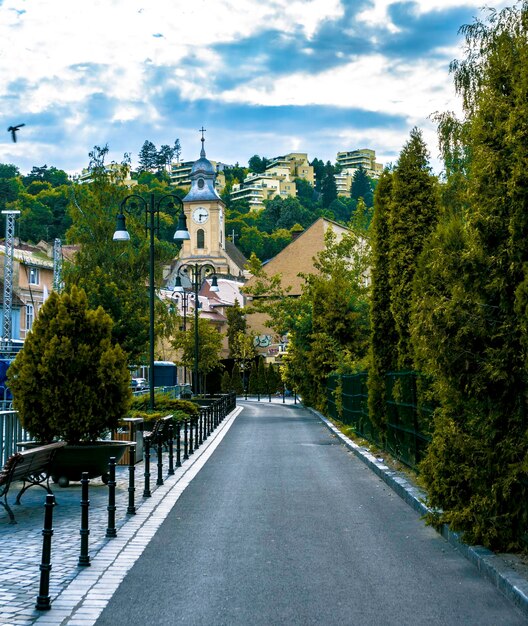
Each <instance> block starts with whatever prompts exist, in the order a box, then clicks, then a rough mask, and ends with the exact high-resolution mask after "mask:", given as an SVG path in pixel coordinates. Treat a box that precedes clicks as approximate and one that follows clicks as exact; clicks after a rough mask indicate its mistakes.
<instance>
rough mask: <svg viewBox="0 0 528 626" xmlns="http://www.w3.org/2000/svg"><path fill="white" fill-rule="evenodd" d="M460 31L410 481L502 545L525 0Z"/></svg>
mask: <svg viewBox="0 0 528 626" xmlns="http://www.w3.org/2000/svg"><path fill="white" fill-rule="evenodd" d="M462 32H463V33H464V35H465V38H466V55H465V59H464V60H462V61H461V62H455V63H453V64H452V68H453V70H454V78H455V85H456V87H457V91H458V93H459V94H460V95H461V96H462V99H463V106H464V113H465V119H464V121H463V128H464V132H463V139H464V141H465V142H466V153H467V154H469V155H470V159H469V164H468V168H467V177H468V195H467V204H468V206H467V207H465V208H464V211H463V212H462V214H461V215H459V216H456V217H453V216H449V219H448V220H446V221H445V222H443V223H442V224H441V225H440V228H439V230H438V232H437V233H436V235H435V237H434V238H433V241H432V245H431V249H430V250H429V251H428V252H427V254H425V255H424V257H423V258H422V260H421V266H420V271H419V274H417V277H418V276H419V277H420V280H419V281H417V284H416V285H415V293H421V294H422V295H421V298H420V299H417V301H416V305H417V310H416V314H415V325H414V333H413V335H414V336H413V343H414V345H415V346H416V353H417V355H418V356H419V358H420V363H421V366H422V368H423V369H424V370H425V371H426V372H427V373H429V374H431V375H432V376H433V377H434V381H435V382H434V389H435V392H436V394H437V397H438V400H439V402H440V408H439V409H438V410H437V413H436V420H435V431H434V436H433V441H432V443H431V445H430V446H429V449H428V455H427V458H426V460H425V462H424V463H423V466H422V476H423V478H424V482H425V484H426V486H427V489H428V492H429V499H430V504H431V505H432V506H433V507H438V508H441V509H442V510H443V512H442V514H441V515H440V516H439V521H443V522H448V523H450V524H451V526H452V527H453V528H454V529H455V530H462V531H464V536H465V538H466V540H468V541H470V542H479V543H484V544H485V545H487V546H488V547H492V548H496V549H511V548H519V547H521V546H522V545H523V535H524V533H525V532H526V528H527V526H528V486H527V484H526V480H525V476H526V470H527V468H528V454H527V451H526V450H527V446H526V414H527V407H526V389H527V373H526V372H527V367H526V366H527V365H528V359H527V356H528V341H527V339H528V333H527V330H528V328H527V323H526V320H527V319H528V316H527V314H528V288H527V286H528V279H527V273H526V272H527V269H526V268H527V267H528V240H527V237H526V234H527V232H528V168H527V167H526V163H527V161H528V131H527V126H526V120H527V119H528V3H527V2H526V1H525V2H523V3H522V4H521V5H519V6H518V7H515V8H508V9H505V10H503V11H501V12H500V13H495V12H491V13H489V19H487V20H485V21H480V20H477V21H475V23H473V24H471V25H467V26H464V27H463V29H462Z"/></svg>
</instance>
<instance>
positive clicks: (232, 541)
mask: <svg viewBox="0 0 528 626" xmlns="http://www.w3.org/2000/svg"><path fill="white" fill-rule="evenodd" d="M242 405H243V406H244V410H243V411H242V413H241V414H240V415H239V417H238V418H237V420H236V421H235V423H234V424H233V426H232V427H231V429H230V431H229V432H228V433H227V435H226V437H225V438H224V440H223V441H222V442H221V444H220V446H219V447H218V449H217V450H216V451H215V453H214V454H213V456H212V457H211V458H210V459H209V461H208V462H207V463H206V465H205V466H204V468H203V469H202V470H201V472H200V473H199V474H198V475H197V477H196V478H195V479H194V480H193V481H192V483H191V484H190V485H189V487H188V488H187V490H186V491H185V492H184V493H183V494H182V496H181V497H180V499H179V500H178V501H177V503H176V505H175V506H174V508H173V509H172V511H171V512H170V513H169V515H168V517H167V518H166V520H165V522H164V523H163V524H162V526H161V527H160V529H159V530H158V532H157V533H156V535H155V536H154V538H153V540H152V541H151V542H150V544H149V545H148V547H147V548H146V550H145V551H144V552H143V554H142V556H141V557H140V558H139V560H138V561H137V562H136V563H135V565H134V566H133V567H132V569H131V570H130V571H129V573H128V575H127V576H126V578H125V579H124V581H123V583H122V584H121V586H120V587H119V589H118V591H117V592H116V594H115V595H114V596H113V598H112V600H111V601H110V603H109V604H108V606H107V607H106V608H105V610H104V611H103V613H102V614H101V616H100V618H99V620H98V621H97V624H98V625H99V626H104V625H112V626H114V625H115V624H127V625H129V626H133V625H135V624H156V625H164V624H178V623H181V624H186V625H194V624H200V625H206V626H212V625H214V626H216V625H229V626H234V625H239V624H240V625H242V624H243V625H250V624H251V625H252V624H266V625H270V624H288V625H289V624H302V625H309V624H324V625H334V624H345V625H348V624H361V625H362V626H368V625H371V624H372V625H374V624H375V625H376V626H383V625H385V624H387V625H389V624H390V625H392V624H398V625H400V624H401V625H405V626H412V625H414V624H420V625H422V624H428V625H437V624H438V625H440V624H442V625H451V624H453V625H454V624H457V625H458V624H463V625H464V626H466V625H473V624H475V625H476V624H479V625H485V624H489V625H493V626H497V625H502V624H507V625H513V624H526V619H525V618H524V617H523V616H522V615H521V613H520V612H518V611H517V609H516V608H514V607H513V606H512V605H511V604H510V603H509V602H508V601H507V600H506V599H504V598H503V597H502V596H501V595H500V593H499V592H498V591H497V590H496V589H495V588H494V587H493V586H492V585H491V584H490V583H488V582H487V581H486V580H484V579H482V578H481V577H480V575H479V574H478V572H477V571H476V569H475V568H474V566H472V565H471V564H470V563H469V562H468V561H466V560H465V559H464V558H463V557H462V556H461V555H460V554H458V553H457V552H456V550H454V549H453V548H451V547H450V546H449V545H448V544H447V543H446V542H445V541H444V540H443V539H442V538H441V537H439V536H438V535H437V534H436V533H435V532H434V531H433V530H432V529H430V528H427V527H425V526H424V524H423V522H422V521H421V520H420V519H419V518H418V516H417V515H416V514H415V513H414V512H413V511H412V510H411V509H410V508H409V507H408V506H407V505H406V504H404V503H403V502H402V501H401V500H400V499H399V498H398V496H396V495H394V494H393V493H392V491H391V490H390V489H389V488H388V487H386V486H385V484H384V483H383V482H382V481H381V480H380V479H378V478H377V477H376V476H375V475H374V474H373V473H372V472H371V471H370V470H368V469H367V468H366V467H365V466H364V465H363V464H362V463H361V462H360V461H359V460H357V459H356V458H355V457H354V456H353V455H352V454H351V453H350V452H348V451H347V450H346V448H345V447H344V446H342V445H341V444H339V443H337V441H336V439H335V438H334V437H333V436H332V435H331V433H329V431H328V430H327V429H326V428H325V427H324V426H323V425H321V423H320V422H319V421H318V420H317V419H316V418H315V417H313V416H312V415H311V414H310V413H309V412H307V411H306V410H304V409H303V408H301V407H294V406H281V405H277V404H271V405H269V404H266V403H262V404H257V403H243V402H242Z"/></svg>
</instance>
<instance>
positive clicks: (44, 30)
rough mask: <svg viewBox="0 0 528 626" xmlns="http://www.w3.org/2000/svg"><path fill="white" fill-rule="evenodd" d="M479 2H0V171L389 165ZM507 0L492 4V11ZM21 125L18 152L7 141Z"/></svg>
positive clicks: (429, 108) (421, 116)
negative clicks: (157, 161)
mask: <svg viewBox="0 0 528 626" xmlns="http://www.w3.org/2000/svg"><path fill="white" fill-rule="evenodd" d="M483 3H484V2H483V0H415V1H394V0H266V1H262V0H223V1H222V2H215V1H214V0H149V1H148V2H147V1H146V0H89V1H86V0H83V1H82V2H80V1H79V0H0V77H1V80H0V163H14V164H16V165H18V166H19V167H20V169H21V170H22V172H26V171H29V170H30V169H31V167H32V166H33V165H43V164H47V165H50V166H51V165H54V166H56V167H59V168H62V169H65V170H66V171H68V172H70V173H74V172H76V171H80V170H81V169H82V167H85V166H86V164H87V160H88V157H87V155H88V152H89V151H90V150H91V148H92V147H93V146H94V145H100V146H102V145H104V144H108V146H109V148H110V158H111V159H115V160H121V157H122V155H123V153H124V152H128V153H131V156H132V162H133V163H135V162H136V161H137V153H138V151H139V150H140V148H141V146H142V145H143V142H144V141H145V140H146V139H148V140H150V141H152V142H154V143H155V144H156V146H158V147H159V146H160V145H161V144H170V145H172V144H173V143H174V140H175V139H176V138H179V139H180V143H181V146H182V155H181V156H182V159H184V160H193V159H196V158H198V153H199V149H200V141H199V139H200V134H199V132H198V129H199V128H201V127H202V125H203V126H204V127H205V128H206V129H207V132H206V135H205V136H206V150H207V155H208V157H209V158H210V159H214V160H217V161H222V162H224V163H235V162H237V161H238V162H240V163H241V164H244V165H245V164H247V161H248V159H249V158H250V157H251V156H252V155H253V154H259V155H261V156H267V157H273V156H277V155H280V154H285V153H287V152H291V151H302V152H307V153H308V157H309V159H310V160H311V159H313V158H314V157H318V158H321V159H323V160H325V161H326V160H331V161H332V162H333V161H335V157H336V153H337V151H340V150H353V149H356V148H361V147H369V148H373V149H374V150H376V154H377V157H378V161H381V162H382V163H384V164H386V163H389V162H395V161H396V159H397V156H398V154H399V152H400V150H401V148H402V146H403V144H404V143H405V141H406V140H407V138H408V136H409V131H410V130H411V128H412V127H413V126H418V127H420V128H422V129H423V131H424V136H425V138H426V140H427V143H428V146H429V150H430V153H431V157H432V163H433V166H434V167H435V169H437V170H438V168H439V164H438V161H437V156H438V147H437V143H436V134H435V129H434V126H433V124H432V122H431V121H430V119H429V116H430V114H431V113H434V112H435V111H445V110H455V111H458V110H459V108H460V105H459V101H458V99H457V98H456V97H455V94H454V90H453V86H452V77H451V76H450V75H449V71H448V67H449V63H450V61H451V60H453V59H454V58H461V56H462V52H461V45H462V39H461V37H460V36H459V35H458V34H457V32H458V29H459V27H460V26H461V25H462V24H465V23H470V22H472V21H473V18H474V17H475V16H482V13H481V10H480V7H481V5H482V4H483ZM511 4H513V0H510V1H509V2H508V1H505V2H500V1H499V0H491V2H489V3H488V6H491V7H494V8H502V7H504V6H506V5H511ZM18 123H25V124H26V126H25V127H24V128H23V129H21V131H20V133H19V141H18V142H17V143H16V144H15V143H13V142H12V141H11V138H10V135H9V133H7V130H6V129H7V127H8V126H10V125H12V124H18Z"/></svg>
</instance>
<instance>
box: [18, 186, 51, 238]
mask: <svg viewBox="0 0 528 626" xmlns="http://www.w3.org/2000/svg"><path fill="white" fill-rule="evenodd" d="M15 204H16V207H17V208H18V210H19V211H20V212H21V213H20V217H19V218H18V228H19V233H20V237H21V238H22V239H24V240H25V241H29V242H32V243H38V242H39V241H40V240H42V239H44V240H49V224H50V223H51V221H52V219H53V218H52V213H51V211H50V210H49V208H48V207H47V206H46V205H44V204H42V202H39V200H38V198H36V197H35V196H32V195H30V194H29V193H21V194H20V195H19V196H18V199H17V201H16V203H15Z"/></svg>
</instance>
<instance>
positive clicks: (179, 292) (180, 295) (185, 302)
mask: <svg viewBox="0 0 528 626" xmlns="http://www.w3.org/2000/svg"><path fill="white" fill-rule="evenodd" d="M193 297H194V294H192V293H191V292H190V291H185V289H184V288H183V287H182V284H181V278H180V277H179V276H177V277H176V284H175V289H174V291H173V292H172V293H171V300H174V301H176V303H178V302H179V301H180V300H181V304H182V310H183V325H182V327H181V329H180V330H183V332H185V331H186V330H187V311H188V310H189V300H190V299H191V298H193ZM183 382H184V383H186V382H187V366H186V365H184V366H183Z"/></svg>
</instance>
